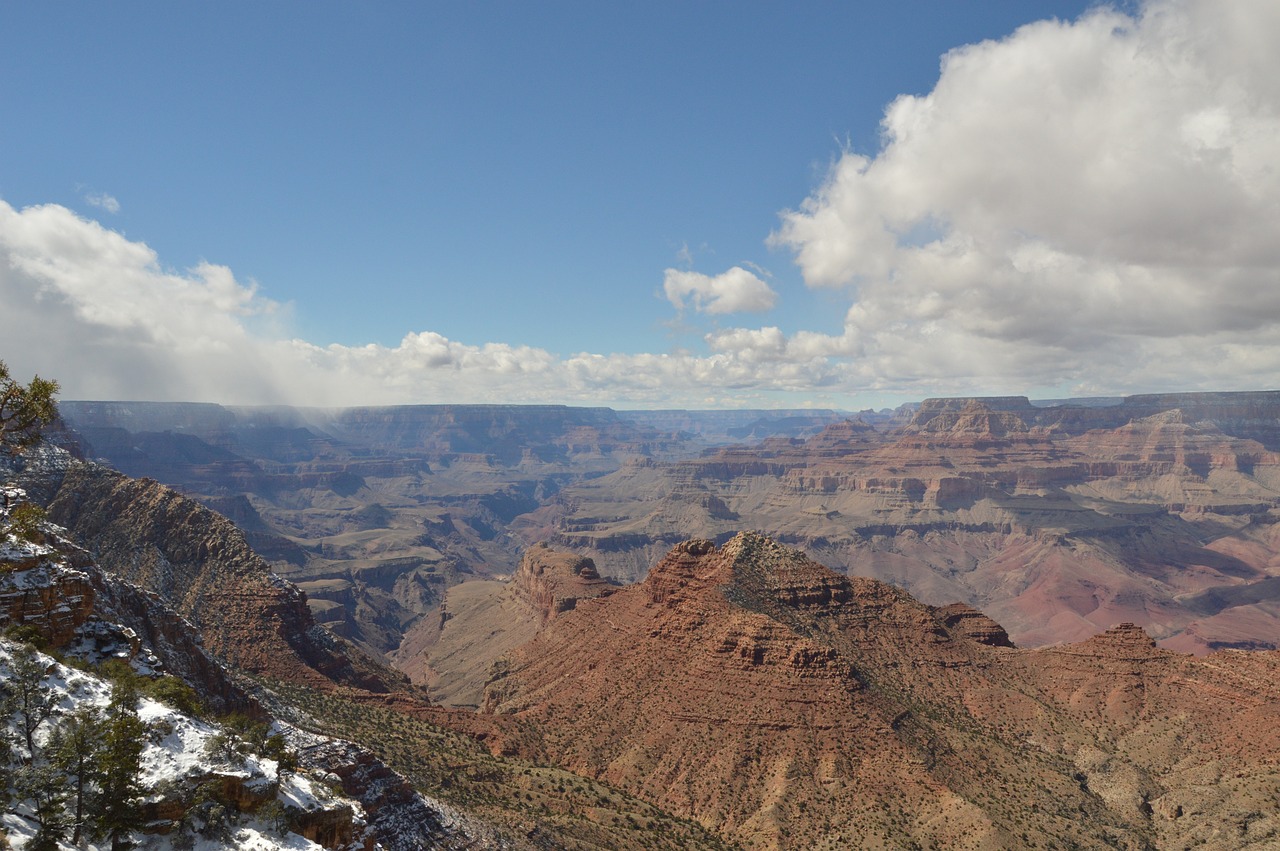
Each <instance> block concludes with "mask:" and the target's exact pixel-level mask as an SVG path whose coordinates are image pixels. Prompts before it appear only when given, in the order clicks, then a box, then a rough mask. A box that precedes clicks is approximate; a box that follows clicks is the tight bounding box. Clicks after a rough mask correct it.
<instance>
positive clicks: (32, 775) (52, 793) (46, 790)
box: [14, 760, 68, 851]
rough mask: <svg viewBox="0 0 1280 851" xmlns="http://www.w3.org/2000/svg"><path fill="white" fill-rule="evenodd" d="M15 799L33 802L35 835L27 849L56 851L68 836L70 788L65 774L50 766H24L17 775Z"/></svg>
mask: <svg viewBox="0 0 1280 851" xmlns="http://www.w3.org/2000/svg"><path fill="white" fill-rule="evenodd" d="M14 787H15V789H16V794H15V795H14V797H15V798H17V799H18V801H19V802H30V804H31V817H32V819H33V820H34V821H35V823H36V835H35V837H34V838H32V840H31V842H30V843H29V844H28V845H27V848H29V849H31V851H57V849H58V841H59V840H61V839H63V838H64V837H65V836H66V835H67V826H68V823H67V796H68V793H67V788H66V784H65V783H64V778H63V776H62V772H60V771H58V769H57V768H55V767H54V766H52V765H50V764H49V763H47V762H45V761H43V760H41V761H40V762H39V763H32V764H30V765H24V766H22V767H21V768H19V769H18V770H17V771H16V772H15V773H14Z"/></svg>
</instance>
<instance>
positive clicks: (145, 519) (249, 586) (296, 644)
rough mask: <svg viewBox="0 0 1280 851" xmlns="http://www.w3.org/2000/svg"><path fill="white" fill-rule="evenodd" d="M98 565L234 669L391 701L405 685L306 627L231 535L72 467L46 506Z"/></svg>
mask: <svg viewBox="0 0 1280 851" xmlns="http://www.w3.org/2000/svg"><path fill="white" fill-rule="evenodd" d="M48 512H49V518H50V519H51V520H53V521H54V522H55V523H59V524H60V525H62V526H65V527H66V528H67V529H68V530H70V532H71V533H72V534H73V535H75V536H76V537H77V538H78V539H79V540H80V541H81V542H83V543H84V545H85V546H86V547H87V548H88V549H89V551H90V553H91V554H92V555H93V557H94V558H95V560H96V561H97V562H98V563H99V564H101V565H102V566H103V567H104V568H105V569H107V570H108V571H110V572H112V573H114V574H115V575H117V576H119V577H121V578H123V579H125V580H127V581H129V582H132V583H134V584H136V585H138V586H141V587H143V588H146V589H147V590H149V591H152V592H153V593H155V594H157V595H158V596H159V597H160V598H162V599H164V600H165V601H167V602H169V603H170V604H171V605H172V606H173V607H174V608H175V609H176V610H177V611H178V612H179V613H180V614H181V615H182V616H184V617H186V618H188V619H189V620H190V621H191V622H192V623H193V624H194V625H195V626H196V628H197V629H199V630H200V632H201V634H202V635H203V637H204V641H205V646H206V647H208V648H209V649H210V650H211V651H212V652H213V653H215V654H217V655H218V656H220V657H222V658H223V659H225V660H227V661H228V663H230V664H231V665H233V666H234V667H237V668H241V669H243V670H246V671H249V672H251V673H255V674H262V675H265V676H269V677H274V678H277V679H285V680H289V679H300V680H303V681H306V682H309V683H312V684H314V685H320V686H332V685H334V684H349V685H354V686H357V687H360V688H366V689H372V690H375V691H387V690H390V689H392V688H395V687H397V686H399V685H401V683H400V682H399V681H398V678H397V677H396V676H395V675H394V674H392V673H391V672H390V670H389V669H386V668H383V667H381V666H379V665H378V664H376V663H374V662H372V661H371V660H369V659H367V658H366V657H364V656H363V655H362V654H359V653H358V652H355V651H354V650H353V649H352V648H349V647H344V646H342V645H341V644H339V643H338V642H337V641H336V640H334V639H333V638H331V637H330V636H329V635H328V634H327V633H325V632H324V631H323V630H322V629H321V628H319V627H318V626H317V625H316V623H315V621H314V620H313V619H312V616H311V612H310V610H309V609H308V608H307V605H306V600H305V598H304V597H303V595H302V593H301V592H299V591H298V590H297V588H295V587H294V586H292V585H291V584H289V583H287V582H285V581H283V580H281V579H280V578H279V577H277V576H275V575H274V574H273V573H272V572H271V570H270V568H269V567H268V566H267V564H266V563H265V562H264V561H263V560H262V558H261V557H260V556H258V555H257V554H256V553H254V552H253V550H251V549H250V548H249V546H248V544H247V543H246V542H245V540H244V536H243V535H242V534H241V533H240V532H239V530H238V529H236V527H235V526H234V525H232V524H231V523H230V522H229V521H228V520H226V519H225V518H223V517H222V516H220V515H218V514H215V513H214V512H212V511H210V510H209V509H207V508H205V507H204V506H202V505H200V504H199V503H197V502H195V501H194V500H191V499H188V498H186V497H183V496H182V495H180V494H178V493H177V492H175V491H172V490H170V489H169V488H166V487H164V486H163V485H160V484H159V483H157V482H155V481H153V480H148V479H142V480H137V479H130V478H128V477H126V476H123V475H121V474H119V473H117V472H115V471H113V470H108V469H106V468H103V467H99V466H96V465H90V464H78V465H75V466H73V467H72V468H71V469H69V470H68V471H67V472H66V474H65V475H64V476H63V477H62V478H61V480H60V483H59V486H58V489H57V492H56V495H55V496H54V498H53V500H52V501H51V502H50V504H49V506H48Z"/></svg>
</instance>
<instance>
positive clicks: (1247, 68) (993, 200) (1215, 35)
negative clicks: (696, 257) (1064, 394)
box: [771, 0, 1280, 390]
mask: <svg viewBox="0 0 1280 851" xmlns="http://www.w3.org/2000/svg"><path fill="white" fill-rule="evenodd" d="M1277 43H1280V5H1277V4H1275V3H1274V2H1271V0H1239V1H1238V2H1232V3H1220V2H1217V0H1156V1H1155V2H1149V3H1147V4H1145V5H1144V6H1143V7H1142V9H1141V11H1140V13H1139V14H1138V15H1137V17H1129V16H1126V15H1123V14H1121V13H1119V12H1117V11H1115V10H1114V9H1108V8H1100V9H1096V10H1094V11H1092V12H1090V13H1088V14H1086V15H1085V16H1084V17H1082V18H1081V19H1080V20H1078V21H1076V22H1074V23H1064V22H1058V21H1044V22H1039V23H1035V24H1031V25H1028V26H1026V27H1023V28H1022V29H1020V30H1018V31H1017V32H1016V33H1014V34H1013V35H1011V36H1009V37H1008V38H1006V39H1004V40H1001V41H987V42H983V43H981V44H976V45H970V46H967V47H963V48H959V49H957V50H955V51H952V52H951V53H950V54H948V55H947V56H946V57H945V58H944V60H943V64H942V74H941V77H940V79H939V81H938V83H937V85H936V86H935V87H934V89H933V91H932V92H930V93H929V94H927V95H924V96H920V97H913V96H904V97H900V98H899V99H898V100H896V101H895V102H894V103H893V104H892V105H891V106H890V107H889V108H888V109H887V110H886V113H885V117H884V121H883V132H884V147H883V148H882V150H881V151H880V152H879V153H878V154H877V155H876V156H874V157H864V156H860V155H858V154H856V153H853V152H846V153H845V154H844V155H843V156H842V157H841V158H840V159H839V161H838V162H837V163H836V164H835V166H834V167H833V169H832V170H831V172H830V174H829V175H828V177H827V179H826V181H825V182H824V183H823V184H822V185H821V186H820V187H819V188H818V189H817V190H816V191H815V192H814V193H813V195H812V196H811V197H810V198H808V199H807V200H806V201H805V202H804V203H803V204H802V205H801V206H800V208H799V209H798V210H793V211H788V212H785V213H784V214H783V217H782V224H781V227H780V228H779V229H778V231H777V232H776V233H775V234H773V236H772V237H771V241H772V242H773V243H774V244H775V245H779V246H785V247H787V248H790V249H791V250H792V251H793V252H794V253H795V257H796V262H797V263H798V265H799V266H800V269H801V271H802V273H803V275H804V277H805V280H806V282H807V283H808V284H809V285H810V286H813V287H835V288H842V287H847V288H849V289H850V292H852V293H853V294H854V298H855V302H854V304H853V306H852V307H851V309H850V310H849V312H848V314H847V316H846V319H845V331H844V334H843V335H841V336H840V337H836V338H828V343H827V345H828V347H829V348H830V349H831V350H839V351H842V352H843V353H844V354H845V355H846V356H848V357H850V358H854V359H856V360H857V363H858V369H857V370H856V371H859V372H863V371H865V372H866V373H867V374H874V375H881V376H888V377H890V380H894V381H907V382H912V383H914V382H917V381H921V380H923V381H943V382H966V381H967V382H974V383H978V384H980V385H982V386H987V387H991V386H994V385H995V384H997V383H999V384H1002V385H1006V386H1014V387H1022V388H1027V387H1034V386H1056V385H1058V384H1061V383H1062V382H1064V381H1075V382H1088V383H1090V384H1093V385H1097V386H1103V387H1110V388H1113V389H1118V390H1125V389H1129V388H1135V389H1142V388H1147V387H1181V386H1193V385H1194V386H1199V385H1204V384H1208V385H1212V384H1215V383H1219V384H1229V385H1231V386H1240V385H1244V386H1249V385H1257V386H1262V385H1265V386H1271V385H1273V384H1274V383H1275V381H1276V378H1275V375H1276V373H1275V372H1274V367H1275V364H1276V360H1277V358H1276V355H1275V351H1274V348H1273V347H1274V346H1275V344H1276V342H1277V338H1278V337H1280V239H1277V238H1276V229H1275V228H1276V222H1277V221H1280V170H1277V169H1276V168H1275V165H1274V164H1275V162H1276V161H1277V158H1278V157H1280V53H1277V52H1276V51H1275V50H1274V49H1273V48H1274V45H1275V44H1277ZM809 342H810V343H811V344H812V343H814V342H815V341H814V340H813V339H812V338H811V339H810V341H809ZM940 347H944V348H943V349H942V351H944V352H945V354H944V356H942V357H936V356H935V355H936V353H937V352H939V349H940ZM1224 347H1229V348H1224ZM1170 359H1172V360H1170Z"/></svg>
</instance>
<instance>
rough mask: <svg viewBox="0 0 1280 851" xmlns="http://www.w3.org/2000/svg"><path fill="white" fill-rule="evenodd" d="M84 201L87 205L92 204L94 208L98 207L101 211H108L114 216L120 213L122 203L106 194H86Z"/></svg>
mask: <svg viewBox="0 0 1280 851" xmlns="http://www.w3.org/2000/svg"><path fill="white" fill-rule="evenodd" d="M84 200H85V202H86V203H88V204H91V205H92V206H94V207H98V208H99V209H102V210H106V211H107V212H108V213H111V214H112V215H114V214H116V213H118V212H120V202H119V201H117V200H116V199H115V198H114V197H113V196H111V195H108V194H107V193H105V192H88V193H85V196H84Z"/></svg>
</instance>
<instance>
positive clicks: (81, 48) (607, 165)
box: [0, 0, 1280, 410]
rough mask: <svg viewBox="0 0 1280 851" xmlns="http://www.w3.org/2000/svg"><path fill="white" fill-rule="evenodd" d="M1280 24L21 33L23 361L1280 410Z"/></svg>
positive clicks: (867, 17) (115, 20)
mask: <svg viewBox="0 0 1280 851" xmlns="http://www.w3.org/2000/svg"><path fill="white" fill-rule="evenodd" d="M1276 44H1280V4H1277V3H1275V2H1274V0H1233V2H1231V3H1222V2H1221V0H1147V2H1124V3H1118V4H1106V3H1103V4H1097V3H1087V2H1067V0H1043V2H1037V1H1036V0H984V2H972V3H970V2H960V0H899V2H865V3H844V2H839V3H837V2H816V0H815V2H807V3H795V4H782V3H773V2H762V0H742V2H728V1H727V0H726V2H714V0H706V2H685V0H681V1H680V2H674V1H673V2H661V1H660V2H647V3H643V4H638V3H622V2H585V0H584V2H547V3H537V4H534V3H517V2H507V3H493V2H469V3H461V2H459V3H452V2H437V3H408V2H401V3H397V2H386V3H377V4H353V3H332V2H315V3H307V4H301V3H285V2H278V3H260V2H235V1H234V0H233V2H226V3H218V4H156V3H142V2H123V3H117V4H91V3H87V2H60V3H40V4H5V5H3V6H2V7H0V116H2V119H0V360H4V361H5V362H6V363H8V365H9V366H10V368H11V371H12V372H13V373H14V375H15V377H17V378H19V379H22V380H25V378H26V377H28V376H30V375H32V374H35V373H39V374H40V375H42V376H46V377H52V378H56V379H58V380H59V381H60V382H61V384H62V388H63V389H62V398H64V399H124V400H187V401H213V402H221V403H226V404H273V403H287V404H297V405H325V406H328V405H353V404H407V403H429V404H430V403H444V402H502V403H557V404H571V405H611V406H614V407H619V408H668V407H684V408H724V407H752V408H757V407H809V406H812V407H823V408H838V409H844V410H860V409H864V408H869V407H870V408H880V407H885V406H892V405H896V404H899V403H901V402H904V401H911V400H918V399H921V398H925V397H928V396H946V395H973V394H981V395H995V394H1010V393H1014V394H1021V395H1028V396H1031V397H1032V398H1061V397H1065V396H1098V395H1123V394H1128V393H1139V392H1165V391H1175V390H1209V389H1219V390H1231V389H1271V388H1274V387H1276V386H1277V385H1278V383H1280V382H1277V378H1276V376H1277V375H1278V374H1280V372H1278V370H1280V286H1277V284H1280V175H1278V174H1277V172H1276V166H1275V164H1276V163H1277V162H1280V156H1278V155H1280V53H1278V52H1277V51H1275V50H1274V45H1276Z"/></svg>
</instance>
